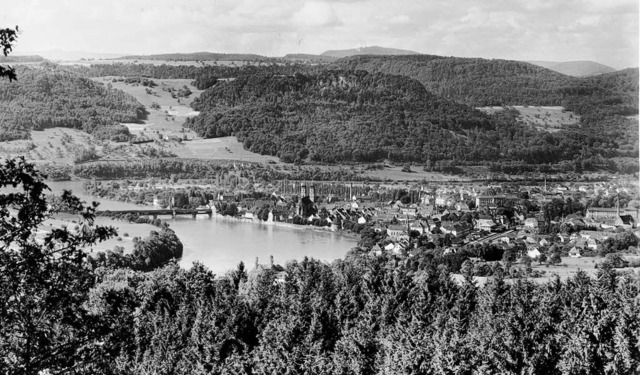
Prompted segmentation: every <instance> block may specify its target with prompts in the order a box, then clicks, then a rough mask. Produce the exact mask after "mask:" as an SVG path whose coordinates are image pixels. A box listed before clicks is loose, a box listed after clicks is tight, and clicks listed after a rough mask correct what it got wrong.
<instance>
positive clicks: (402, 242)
mask: <svg viewBox="0 0 640 375" xmlns="http://www.w3.org/2000/svg"><path fill="white" fill-rule="evenodd" d="M272 185H273V186H275V187H276V188H277V189H276V191H274V192H273V193H271V194H268V193H267V192H261V193H256V192H253V193H252V194H246V193H238V192H236V193H235V194H234V192H233V191H230V190H227V191H221V192H218V193H217V194H216V193H213V195H212V193H211V192H210V191H207V192H206V193H204V192H202V191H199V190H197V189H196V190H194V189H193V188H191V189H190V188H189V187H186V188H184V189H177V190H171V192H167V189H165V190H164V193H163V194H164V196H165V197H167V196H168V195H171V198H170V199H167V198H164V199H162V198H159V195H162V194H158V193H157V191H156V194H155V195H154V199H153V204H154V206H156V207H162V208H168V209H171V208H172V207H173V208H186V207H190V208H196V205H197V203H198V202H200V203H203V199H202V198H200V197H201V196H204V197H211V199H209V202H208V203H207V204H206V205H200V206H199V207H200V208H201V209H202V208H209V209H211V210H212V212H213V214H214V215H216V216H225V217H230V218H234V219H237V220H241V221H247V222H266V223H274V224H276V225H278V224H283V225H289V226H307V227H310V228H315V229H318V230H327V231H333V232H338V233H341V234H345V235H354V236H357V235H359V234H362V233H363V231H364V230H365V229H367V230H370V231H374V232H377V233H379V237H380V238H381V239H382V241H378V243H375V244H372V245H373V246H370V247H369V248H366V249H364V250H366V251H370V252H372V253H375V254H377V255H380V254H382V253H383V252H388V253H390V254H394V255H397V256H407V255H411V251H412V250H414V249H418V248H426V249H435V248H441V249H443V251H444V253H449V252H454V253H455V252H456V251H458V250H459V249H461V248H463V247H472V246H486V245H492V246H494V247H497V248H498V249H499V250H501V251H503V252H504V251H510V252H511V251H513V252H514V254H515V256H516V258H518V259H519V258H521V257H523V256H525V255H526V256H528V257H529V258H531V259H532V260H538V261H541V262H542V261H550V260H551V257H552V255H553V254H556V253H557V254H558V255H560V256H564V257H567V256H568V257H582V256H604V255H606V254H608V253H611V252H618V251H620V250H627V247H625V248H624V249H621V248H612V247H615V246H616V245H615V243H616V242H615V241H614V239H616V238H619V237H621V236H623V235H624V234H625V233H634V235H635V236H636V237H640V232H637V231H635V230H636V223H637V221H638V215H639V213H640V200H638V195H637V191H638V189H637V184H635V181H631V182H630V181H614V182H612V181H609V182H588V183H587V182H585V183H579V182H575V183H574V182H572V183H553V184H548V185H547V184H546V183H545V184H543V185H541V186H538V185H520V186H511V185H509V186H505V185H481V184H472V183H466V184H460V185H458V186H456V185H454V184H450V185H448V184H439V185H421V184H413V185H407V186H406V187H398V186H397V185H389V186H384V185H380V184H364V183H343V182H326V181H279V182H275V183H273V184H272ZM125 189H126V188H125ZM147 195H148V194H147ZM185 195H187V196H185ZM181 202H182V203H181ZM163 204H165V205H166V206H163ZM128 219H129V220H135V219H137V217H136V216H129V218H128ZM636 242H637V240H636ZM618 247H619V246H618Z"/></svg>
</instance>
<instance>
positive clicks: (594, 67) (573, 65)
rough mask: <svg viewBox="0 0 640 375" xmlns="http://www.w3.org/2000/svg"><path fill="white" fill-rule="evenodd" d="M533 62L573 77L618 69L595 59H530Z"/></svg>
mask: <svg viewBox="0 0 640 375" xmlns="http://www.w3.org/2000/svg"><path fill="white" fill-rule="evenodd" d="M528 62H529V63H531V64H534V65H538V66H541V67H543V68H547V69H551V70H553V71H556V72H558V73H562V74H566V75H568V76H573V77H587V76H594V75H598V74H604V73H612V72H615V71H616V70H615V69H613V68H612V67H610V66H606V65H603V64H600V63H597V62H595V61H565V62H555V61H528Z"/></svg>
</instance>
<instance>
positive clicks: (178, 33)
mask: <svg viewBox="0 0 640 375" xmlns="http://www.w3.org/2000/svg"><path fill="white" fill-rule="evenodd" d="M0 1H6V0H0ZM1 9H2V12H1V14H0V26H2V27H7V26H14V25H19V26H20V29H21V30H22V33H21V35H20V37H19V41H18V45H17V47H16V48H15V53H16V54H19V53H21V52H28V51H41V50H51V49H63V50H67V51H89V52H104V53H125V54H151V53H168V52H196V51H210V52H226V53H231V52H251V53H257V54H261V55H267V56H282V55H284V54H286V53H321V52H323V51H325V50H327V49H346V48H354V47H363V46H371V45H378V46H384V47H395V48H403V49H410V50H414V51H417V52H421V53H427V54H436V55H446V56H461V57H484V58H504V59H515V60H551V61H568V60H594V61H598V62H601V63H603V64H607V65H610V66H612V67H614V68H624V67H629V66H638V43H639V42H638V0H529V1H519V0H484V1H483V0H462V1H460V0H188V1H179V0H127V1H121V0H108V1H105V0H55V1H52V0H19V1H14V0H12V1H11V2H10V3H9V4H6V5H3V6H2V8H1Z"/></svg>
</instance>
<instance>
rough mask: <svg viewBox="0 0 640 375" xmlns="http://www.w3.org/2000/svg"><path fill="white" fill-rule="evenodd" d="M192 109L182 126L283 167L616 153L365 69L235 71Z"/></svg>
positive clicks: (612, 147)
mask: <svg viewBox="0 0 640 375" xmlns="http://www.w3.org/2000/svg"><path fill="white" fill-rule="evenodd" d="M193 106H194V109H196V110H198V111H201V113H200V115H199V116H197V117H195V118H192V119H190V120H188V121H187V123H186V126H188V127H191V128H193V129H194V130H196V131H197V132H198V134H199V135H201V136H203V137H220V136H228V135H235V136H236V137H238V139H239V140H240V141H241V142H243V143H244V145H245V147H246V148H247V149H249V150H251V151H254V152H258V153H262V154H268V155H275V156H279V157H280V158H281V159H282V160H284V161H287V162H291V161H295V160H298V159H305V158H306V157H309V158H310V159H311V160H312V161H320V162H344V161H359V162H370V161H375V160H380V159H383V158H388V159H391V160H394V161H413V162H422V163H425V165H426V166H429V165H433V164H435V163H437V162H440V161H449V162H453V163H464V162H468V163H479V162H480V163H482V162H483V161H498V160H499V161H520V160H526V161H527V162H529V163H555V162H558V161H562V160H573V159H574V158H575V156H576V155H577V154H578V153H580V152H581V151H582V149H583V147H586V148H587V149H589V150H592V151H593V152H595V153H596V154H600V153H601V152H606V153H607V155H608V156H617V155H618V154H617V152H618V151H617V147H618V145H617V144H616V143H612V140H611V139H609V138H606V137H604V136H602V135H601V134H599V133H589V134H584V133H581V132H579V131H576V132H574V133H569V132H561V133H556V134H549V133H542V132H538V131H535V130H532V129H530V128H528V127H526V126H524V125H523V124H519V123H518V122H517V115H518V114H517V112H515V111H509V110H507V111H502V112H499V113H497V114H495V115H493V116H489V115H486V114H484V113H482V112H480V111H477V110H474V109H471V108H469V107H467V106H465V105H463V104H456V103H454V102H452V101H448V100H446V99H443V98H441V97H438V96H436V95H434V94H432V93H430V92H428V91H427V90H426V89H425V88H424V86H422V85H421V84H420V83H419V82H418V81H416V80H413V79H410V78H407V77H402V76H392V75H386V74H381V73H374V74H368V73H366V72H364V71H355V72H354V71H324V72H321V73H317V74H307V75H305V74H297V75H295V76H284V75H267V74H249V75H240V76H239V77H238V78H237V79H236V80H235V81H232V82H225V83H220V84H218V85H216V86H214V87H212V88H210V89H209V90H207V91H205V92H204V93H203V94H202V95H201V97H200V98H199V99H198V100H196V101H194V105H193ZM588 156H590V155H588Z"/></svg>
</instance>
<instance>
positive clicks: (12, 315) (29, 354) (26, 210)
mask: <svg viewBox="0 0 640 375" xmlns="http://www.w3.org/2000/svg"><path fill="white" fill-rule="evenodd" d="M0 187H1V188H2V189H3V191H4V192H5V193H3V194H2V195H0V237H1V238H0V244H1V245H0V286H1V287H0V306H2V308H1V309H0V357H2V358H3V359H2V361H1V362H0V372H3V373H16V374H33V373H37V372H38V371H40V370H45V369H49V370H51V371H54V372H59V371H65V370H70V369H73V368H77V369H81V368H84V369H89V368H90V367H91V363H92V360H91V358H92V357H93V356H95V355H97V354H98V353H99V352H100V347H99V342H98V339H99V338H101V337H102V335H103V334H104V331H105V329H107V327H106V326H105V325H104V324H103V322H102V321H101V319H100V317H98V316H94V315H92V314H91V313H90V312H89V311H88V310H86V309H85V307H84V303H85V302H86V299H87V295H88V292H89V290H90V289H91V287H92V286H93V285H94V282H95V280H94V277H93V274H92V272H91V270H90V269H89V268H88V267H87V266H86V263H85V261H84V260H85V258H86V253H85V252H84V250H83V248H85V247H90V246H92V245H93V244H95V243H96V242H98V241H102V240H105V239H107V238H109V237H110V236H113V235H115V230H114V229H113V228H107V227H94V226H93V217H94V212H95V207H96V206H97V205H96V204H94V205H93V206H90V207H84V206H83V204H82V203H81V202H80V201H79V200H78V199H77V198H75V197H73V196H71V195H70V193H68V192H65V194H63V196H62V197H61V202H62V203H63V205H65V206H66V207H70V208H71V209H72V210H73V211H75V212H77V213H78V214H79V215H80V216H81V221H80V227H79V230H77V231H70V230H68V229H67V228H62V229H57V228H55V229H51V230H50V231H48V233H46V234H45V235H44V236H43V237H42V238H38V237H36V233H37V232H38V229H39V228H42V227H43V223H44V221H45V220H47V219H48V218H50V217H51V215H52V214H53V213H54V212H52V211H51V210H49V209H48V208H47V201H46V200H45V195H44V194H45V191H46V190H47V189H48V188H47V186H46V185H45V184H44V182H43V177H42V175H41V174H40V173H39V172H37V171H36V170H35V168H34V167H33V166H32V165H30V164H27V163H26V162H25V161H24V159H18V160H7V161H5V163H4V165H3V166H2V168H0ZM5 189H6V190H5ZM7 190H8V191H7Z"/></svg>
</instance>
